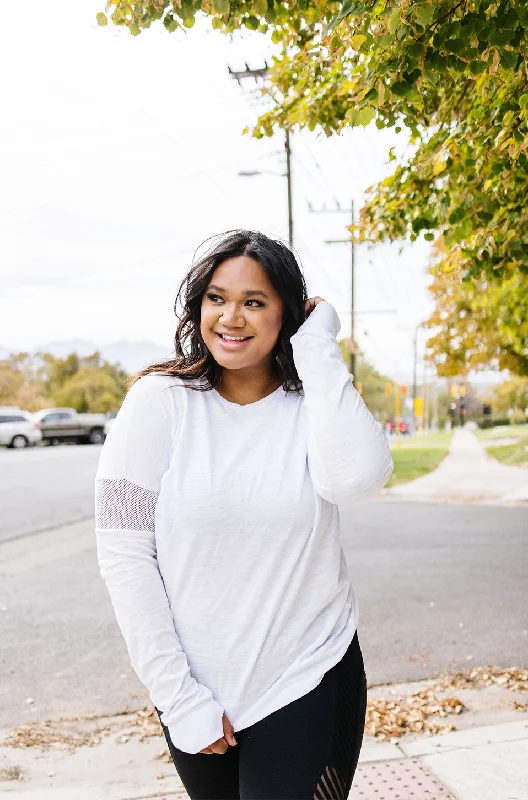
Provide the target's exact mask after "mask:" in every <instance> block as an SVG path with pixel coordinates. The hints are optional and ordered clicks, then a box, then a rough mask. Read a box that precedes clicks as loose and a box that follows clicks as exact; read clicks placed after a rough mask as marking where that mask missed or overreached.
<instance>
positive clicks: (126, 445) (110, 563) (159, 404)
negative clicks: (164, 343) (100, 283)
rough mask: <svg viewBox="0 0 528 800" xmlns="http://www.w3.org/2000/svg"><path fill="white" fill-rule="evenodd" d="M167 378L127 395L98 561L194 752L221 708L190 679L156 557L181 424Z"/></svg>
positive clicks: (106, 478) (110, 454) (140, 663)
mask: <svg viewBox="0 0 528 800" xmlns="http://www.w3.org/2000/svg"><path fill="white" fill-rule="evenodd" d="M169 384H170V379H169V380H168V381H167V378H164V377H161V376H156V375H147V376H144V377H142V378H140V379H139V380H138V381H137V382H136V383H135V384H133V386H132V387H131V389H130V390H129V392H128V394H127V395H126V397H125V400H124V402H123V404H122V406H121V409H120V411H119V412H118V414H117V417H116V418H115V420H114V422H113V424H112V427H111V428H110V430H109V432H108V436H107V438H106V440H105V443H104V445H103V448H102V451H101V456H100V460H99V465H98V469H97V474H96V479H95V517H96V521H95V525H96V529H95V532H96V539H97V556H98V561H99V567H100V572H101V576H102V577H103V579H104V581H105V583H106V586H107V588H108V591H109V593H110V598H111V601H112V605H113V607H114V611H115V614H116V617H117V622H118V624H119V627H120V629H121V632H122V634H123V637H124V639H125V642H126V645H127V648H128V652H129V655H130V659H131V663H132V666H133V668H134V670H135V672H136V673H137V675H138V677H139V679H140V680H141V681H142V683H143V684H144V685H145V686H146V688H147V689H148V691H149V693H150V697H151V700H152V702H153V703H154V705H155V706H156V707H157V708H158V709H159V710H160V712H162V714H161V720H162V722H163V723H164V724H165V725H166V726H167V728H168V730H169V733H170V737H171V740H172V742H173V744H174V745H175V747H177V748H178V749H180V750H183V751H184V752H187V753H197V752H199V751H200V750H201V749H203V748H204V747H207V746H208V745H210V744H211V743H212V742H214V741H216V740H217V739H219V738H220V737H222V736H223V735H224V732H223V725H222V714H223V709H222V707H221V706H220V705H219V704H218V703H217V702H216V700H215V699H214V697H213V694H212V692H211V690H210V689H208V688H207V687H206V686H203V685H202V684H200V683H198V682H197V681H196V680H195V679H194V678H193V676H192V675H191V672H190V669H189V664H188V662H187V657H186V655H185V653H184V652H183V650H182V647H181V644H180V641H179V638H178V635H177V632H176V629H175V625H174V619H173V615H172V612H171V609H170V606H169V601H168V598H167V594H166V592H165V586H164V583H163V579H162V576H161V574H160V571H159V567H158V561H157V554H156V536H155V519H156V514H155V512H156V502H157V499H158V495H159V492H160V484H161V480H162V477H163V475H164V473H165V472H166V470H167V469H168V467H169V464H170V454H171V448H172V442H173V435H174V428H175V425H176V424H177V415H176V412H175V405H174V399H173V397H172V392H174V390H172V392H171V388H170V385H169Z"/></svg>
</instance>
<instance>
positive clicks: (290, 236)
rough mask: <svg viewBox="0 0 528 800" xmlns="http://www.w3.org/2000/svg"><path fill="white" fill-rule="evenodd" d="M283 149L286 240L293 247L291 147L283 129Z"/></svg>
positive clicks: (288, 136)
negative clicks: (286, 204) (286, 216)
mask: <svg viewBox="0 0 528 800" xmlns="http://www.w3.org/2000/svg"><path fill="white" fill-rule="evenodd" d="M284 149H285V150H286V182H287V186H288V242H289V244H290V247H293V201H292V174H291V147H290V131H289V129H288V128H286V130H285V131H284Z"/></svg>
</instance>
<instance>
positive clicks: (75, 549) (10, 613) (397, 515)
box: [0, 447, 528, 727]
mask: <svg viewBox="0 0 528 800" xmlns="http://www.w3.org/2000/svg"><path fill="white" fill-rule="evenodd" d="M75 450H76V451H77V456H78V460H76V458H77V456H76V455H75V453H74V448H56V449H54V450H53V451H51V452H50V453H49V456H48V454H43V457H44V461H43V462H38V461H37V460H36V459H35V460H32V457H33V453H28V454H27V455H28V456H29V457H30V458H29V459H28V461H27V463H28V464H29V465H30V469H29V471H28V473H27V475H32V476H35V475H41V474H42V472H41V466H43V465H44V464H47V465H48V468H49V469H51V468H53V471H54V475H55V476H57V475H58V476H60V478H59V479H58V480H56V479H55V477H53V479H50V484H49V485H53V486H54V489H53V491H54V492H55V491H58V488H59V487H60V486H61V485H62V486H63V489H64V498H63V500H64V505H65V507H67V508H69V509H70V511H71V510H72V509H73V510H74V511H75V510H76V513H79V514H81V513H85V512H86V511H87V509H88V498H90V502H91V491H92V483H91V482H92V477H93V471H94V469H95V463H94V462H95V461H96V458H95V456H96V455H97V453H96V450H95V449H91V448H82V447H81V448H75ZM16 455H17V456H18V455H19V454H16ZM23 455H26V454H23ZM40 457H41V455H40V453H39V454H38V456H37V458H40ZM61 457H63V458H64V461H63V462H62V461H61ZM47 458H49V459H50V460H49V461H48V460H47ZM90 459H92V461H91V460H90ZM13 460H14V459H13ZM22 463H23V462H22V461H20V462H19V467H20V465H21V464H22ZM36 464H37V465H38V469H37V467H36ZM4 474H5V473H4ZM11 474H12V473H11V472H9V475H11ZM82 474H84V475H85V478H84V481H85V484H81V485H79V484H78V483H75V484H74V483H73V481H74V476H79V475H82ZM14 475H15V479H14V482H13V485H14V486H15V487H17V486H20V490H18V489H17V491H20V495H19V497H22V498H23V500H24V503H25V506H23V508H25V509H26V508H27V509H30V510H31V513H32V515H33V516H29V517H27V518H26V519H33V520H35V524H40V523H38V508H37V506H35V497H36V496H37V494H36V492H35V491H34V487H33V489H32V487H31V483H30V479H29V478H28V477H26V479H25V480H22V478H23V470H22V469H20V470H19V471H18V472H17V471H15V472H14ZM68 475H69V476H70V479H69V480H68ZM88 479H89V480H88ZM75 480H76V481H78V480H79V479H78V477H77V478H75ZM23 486H26V489H27V492H26V493H24V491H22V489H23ZM69 487H74V488H72V491H71V495H70V494H68V490H69ZM6 491H7V490H6V487H4V492H6ZM7 496H8V500H9V502H10V503H11V505H10V506H9V507H10V508H11V509H13V508H15V503H14V500H13V499H12V498H10V497H9V492H8V491H7ZM38 496H39V497H41V496H42V497H44V498H45V501H46V502H44V503H43V506H42V507H43V509H44V512H45V516H44V518H43V519H45V520H49V514H50V512H49V507H50V503H51V497H48V496H46V494H45V492H42V494H40V493H39V494H38ZM57 496H58V495H57ZM74 498H75V500H74ZM85 504H86V505H85ZM10 513H11V514H12V517H13V519H15V521H16V522H17V525H18V530H22V529H23V527H24V526H23V524H22V521H21V519H19V518H17V516H16V514H14V512H13V511H11V512H10ZM61 513H62V512H61ZM24 514H25V511H24ZM41 521H42V520H41ZM25 524H26V526H27V524H28V523H27V521H26V523H25ZM4 526H5V523H4ZM527 530H528V510H527V509H525V508H500V507H492V506H489V507H485V506H454V505H440V504H429V503H425V502H421V503H411V502H406V501H405V502H404V501H387V500H376V501H372V502H367V503H363V504H361V505H358V506H356V507H355V508H352V509H348V510H347V511H346V513H342V541H343V546H344V549H345V553H346V556H347V561H348V564H349V570H350V575H351V578H352V582H353V584H354V586H355V588H356V592H357V594H358V598H359V605H360V620H359V639H360V644H361V647H362V650H363V655H364V660H365V666H366V671H367V676H368V680H369V682H370V683H374V684H377V683H385V682H392V681H402V680H412V679H419V678H424V677H432V676H434V675H437V674H438V673H439V672H441V671H454V670H460V669H464V668H467V667H468V666H473V665H486V664H496V665H498V666H513V665H520V666H524V667H526V666H528V631H527V630H526V628H527V627H528V626H527V621H526V614H525V605H526V604H525V599H526V598H525V592H526V580H525V579H526V574H527V571H528V564H527V561H528V556H527V548H526V532H527ZM6 532H8V531H7V527H6V526H5V527H4V534H5V533H6ZM6 538H7V537H6ZM226 613H229V612H228V610H227V611H226ZM0 637H1V640H2V648H1V651H0V671H1V674H2V676H3V679H2V681H1V682H0V727H2V726H12V725H15V724H20V723H24V722H28V721H31V720H37V719H44V718H46V717H49V716H59V715H63V714H80V713H100V714H103V713H109V712H116V711H119V710H122V709H124V708H125V707H127V706H128V707H131V706H137V705H141V704H142V703H143V702H144V701H145V699H146V694H145V691H144V689H143V687H142V686H141V684H140V683H139V681H138V680H137V678H136V677H135V675H134V674H133V673H132V671H131V668H130V665H129V661H128V656H127V653H126V649H125V646H124V643H123V641H122V638H121V635H120V633H119V630H118V628H117V624H116V622H115V619H114V615H113V610H112V607H111V604H110V600H109V597H108V595H107V592H106V588H105V586H104V584H103V582H102V580H101V578H100V576H99V571H98V565H97V559H96V552H95V542H94V534H93V520H92V519H89V520H86V521H84V522H79V523H76V524H74V525H70V526H67V527H63V528H59V529H56V530H50V531H45V532H41V533H37V534H34V535H25V536H21V537H19V538H14V539H12V541H9V542H7V541H6V542H4V543H3V544H0ZM29 700H33V701H34V702H27V701H29Z"/></svg>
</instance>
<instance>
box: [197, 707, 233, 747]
mask: <svg viewBox="0 0 528 800" xmlns="http://www.w3.org/2000/svg"><path fill="white" fill-rule="evenodd" d="M222 725H223V727H224V735H223V736H221V737H220V739H217V740H216V742H213V743H212V744H210V745H209V747H204V749H203V750H200V753H206V754H214V753H218V754H219V755H223V754H224V753H225V752H226V750H227V748H228V746H229V745H232V746H233V747H234V746H235V745H236V744H237V740H236V739H235V731H234V728H233V726H232V725H231V723H230V722H229V720H228V718H227V717H226V715H225V714H222Z"/></svg>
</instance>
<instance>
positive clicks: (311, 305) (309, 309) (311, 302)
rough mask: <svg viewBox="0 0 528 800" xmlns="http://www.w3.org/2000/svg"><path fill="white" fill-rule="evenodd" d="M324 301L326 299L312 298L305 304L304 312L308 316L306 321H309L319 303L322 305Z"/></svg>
mask: <svg viewBox="0 0 528 800" xmlns="http://www.w3.org/2000/svg"><path fill="white" fill-rule="evenodd" d="M323 299H324V298H323V297H310V299H309V300H307V301H306V303H305V304H304V312H305V314H306V319H308V317H309V316H310V314H311V313H312V311H313V310H314V308H315V307H316V305H317V303H320V302H321V301H322V300H323Z"/></svg>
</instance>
